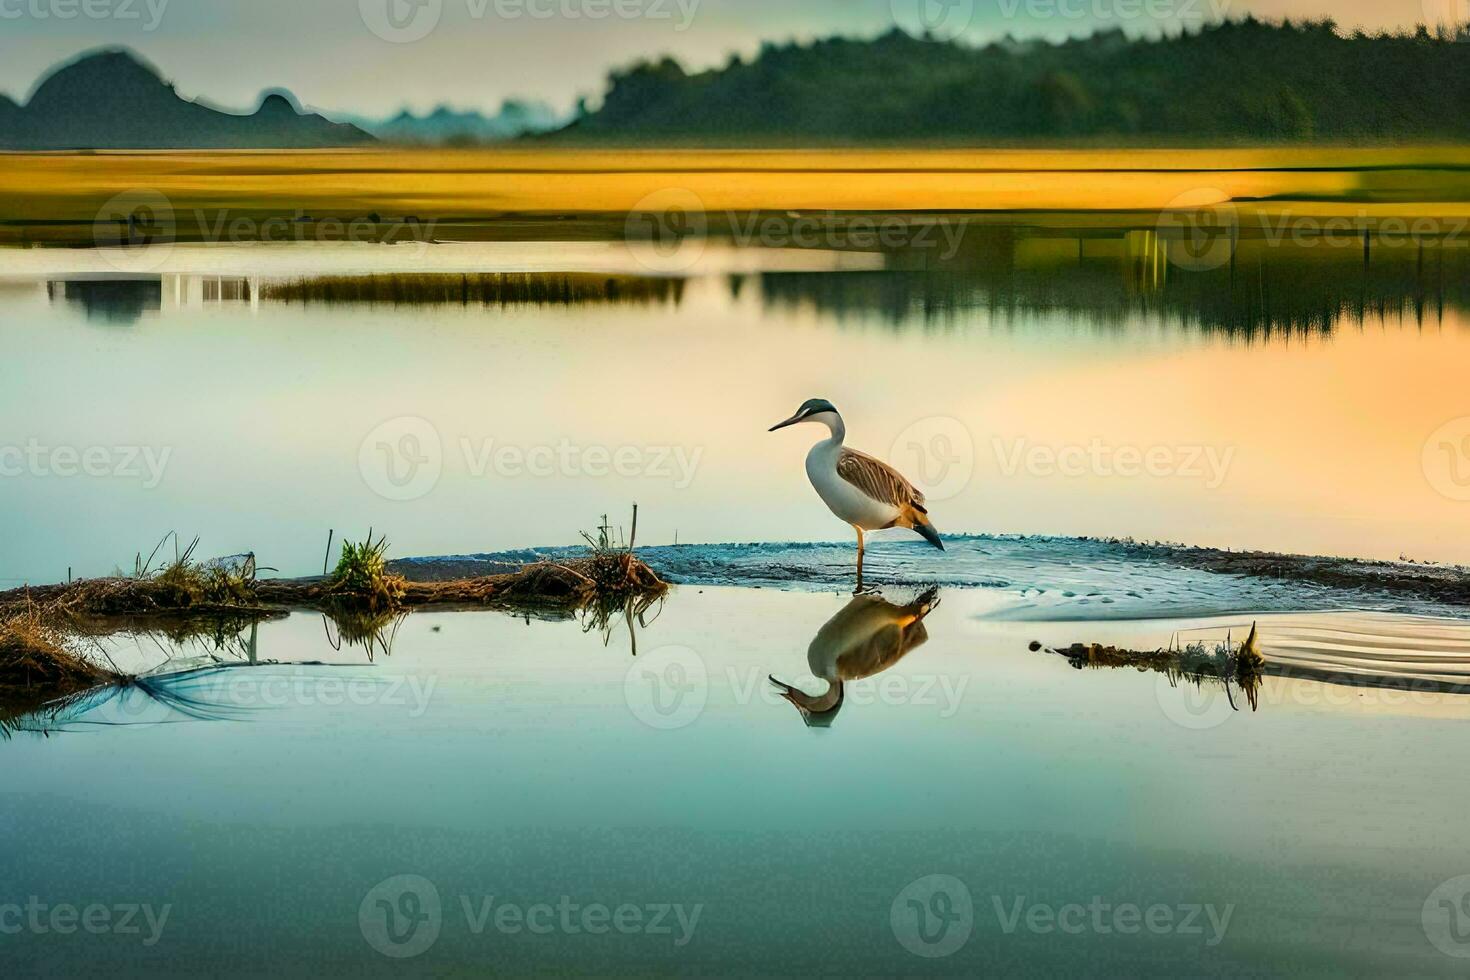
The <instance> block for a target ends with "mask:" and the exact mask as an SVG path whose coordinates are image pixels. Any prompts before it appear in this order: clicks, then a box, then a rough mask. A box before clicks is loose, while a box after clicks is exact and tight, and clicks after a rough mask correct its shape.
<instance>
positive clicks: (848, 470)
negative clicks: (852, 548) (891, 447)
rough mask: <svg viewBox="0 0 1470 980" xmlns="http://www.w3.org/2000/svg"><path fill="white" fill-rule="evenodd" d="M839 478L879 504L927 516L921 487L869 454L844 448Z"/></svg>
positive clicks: (840, 461) (838, 467) (838, 465)
mask: <svg viewBox="0 0 1470 980" xmlns="http://www.w3.org/2000/svg"><path fill="white" fill-rule="evenodd" d="M837 475H838V476H840V477H842V478H843V479H844V480H846V481H847V482H848V483H851V484H852V485H853V486H855V487H857V488H858V489H859V490H861V491H862V492H863V493H865V494H867V495H868V496H869V497H872V498H873V499H874V500H876V501H878V502H879V503H882V504H892V505H893V506H894V507H897V508H899V509H900V510H903V509H904V508H906V507H912V508H914V509H915V510H917V511H918V512H919V513H921V514H926V513H928V511H926V510H925V509H924V494H923V493H921V492H920V491H919V488H918V487H915V486H914V485H913V484H912V483H910V482H909V481H907V480H905V479H904V478H903V475H902V474H901V473H899V472H898V470H896V469H894V468H893V467H891V466H889V465H888V464H887V463H885V462H883V461H882V460H879V459H874V458H873V457H872V456H869V455H868V454H867V453H860V452H858V451H857V450H856V449H846V448H844V449H843V450H842V453H841V455H839V456H838V457H837Z"/></svg>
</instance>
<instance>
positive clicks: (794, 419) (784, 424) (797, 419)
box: [766, 412, 801, 432]
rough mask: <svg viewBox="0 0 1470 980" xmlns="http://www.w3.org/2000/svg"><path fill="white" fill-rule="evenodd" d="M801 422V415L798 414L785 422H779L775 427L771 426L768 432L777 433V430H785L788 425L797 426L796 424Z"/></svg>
mask: <svg viewBox="0 0 1470 980" xmlns="http://www.w3.org/2000/svg"><path fill="white" fill-rule="evenodd" d="M800 421H801V413H800V412H798V413H797V414H795V415H793V416H791V418H789V419H787V420H786V421H785V422H777V423H776V424H775V425H773V426H771V427H770V428H769V429H767V430H766V431H767V432H775V431H776V430H777V429H784V428H786V427H787V426H788V425H795V424H796V423H798V422H800Z"/></svg>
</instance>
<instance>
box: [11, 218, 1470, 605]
mask: <svg viewBox="0 0 1470 980" xmlns="http://www.w3.org/2000/svg"><path fill="white" fill-rule="evenodd" d="M964 247H965V249H967V251H964V252H961V253H960V254H958V255H957V256H956V257H954V258H953V259H952V260H951V261H950V262H948V263H942V262H940V261H939V260H938V259H937V258H935V257H933V256H931V255H928V254H920V255H918V256H917V257H916V256H914V255H912V254H894V255H889V256H883V255H878V254H875V253H860V252H834V251H819V250H805V251H804V250H797V249H785V250H782V249H765V250H740V249H733V248H728V247H716V246H714V245H711V246H709V247H708V248H706V249H704V250H703V252H702V254H701V255H699V256H697V257H696V258H697V261H693V262H691V263H690V265H689V270H688V274H687V275H685V276H682V277H679V278H671V277H667V276H663V277H653V276H651V275H650V271H651V270H650V268H649V264H650V263H649V262H648V261H646V258H647V257H646V256H644V255H642V254H640V253H639V251H638V250H637V249H630V248H626V247H623V246H614V245H599V244H595V243H571V244H566V245H557V244H550V245H547V244H542V245H526V244H510V245H507V244H492V245H470V244H463V245H436V246H424V245H402V246H392V247H389V246H371V245H358V246H347V245H342V246H317V247H305V248H296V247H291V246H257V247H254V248H250V247H234V248H220V247H212V248H206V247H197V246H183V245H180V246H176V247H174V248H173V249H172V251H171V253H169V254H166V255H164V256H162V257H161V258H159V259H158V260H157V262H156V263H152V264H157V266H158V268H157V270H156V271H154V272H150V273H147V274H143V273H137V272H135V271H134V272H131V273H130V274H129V276H127V277H125V278H119V277H120V276H121V275H122V273H120V272H119V271H118V270H119V267H121V268H126V269H132V268H133V266H132V265H129V264H128V263H136V262H137V261H139V260H138V259H136V258H131V257H129V258H126V259H117V258H116V257H115V256H116V253H100V254H99V253H96V252H87V251H84V250H62V249H53V250H41V249H29V250H12V251H7V252H4V253H0V333H3V336H4V337H5V338H6V340H7V343H8V345H9V349H10V350H11V351H12V352H14V353H15V355H16V356H13V357H11V358H9V359H8V360H7V362H6V367H5V368H4V369H3V371H4V378H5V384H3V385H0V417H3V418H5V419H6V420H7V423H8V433H9V434H8V435H7V436H6V437H5V439H4V444H5V445H4V448H3V453H4V455H3V456H0V465H3V466H4V467H5V472H6V476H5V477H4V479H3V480H0V505H3V506H4V508H5V510H6V512H7V513H9V514H11V515H14V519H13V520H11V521H10V522H8V525H7V527H6V535H5V547H4V549H3V551H0V580H4V582H5V583H8V584H11V585H14V584H19V583H21V582H23V581H54V580H58V579H64V578H65V577H66V574H67V570H68V568H70V569H72V570H73V573H74V574H78V575H95V574H103V573H106V572H109V571H111V570H112V569H113V568H114V567H118V566H121V567H124V568H128V569H131V567H132V564H133V559H134V556H135V555H136V554H137V553H138V552H139V551H140V550H141V551H143V552H144V554H145V555H146V553H147V551H148V550H149V549H151V548H152V546H153V545H154V543H155V542H157V541H158V540H159V539H160V538H161V537H162V536H163V535H164V534H165V533H166V532H168V531H170V530H178V531H179V533H180V534H181V535H183V536H184V537H185V538H186V539H188V538H190V537H192V536H193V535H196V534H197V535H199V536H201V538H202V541H201V545H200V554H207V555H216V554H235V553H239V552H244V551H254V552H255V553H256V554H257V555H258V556H259V558H260V562H261V564H262V565H269V566H273V567H276V568H279V569H281V570H282V572H283V573H286V574H302V573H308V572H311V571H312V570H314V569H319V568H320V564H321V561H322V554H323V551H324V548H325V544H326V537H327V532H328V530H329V529H336V531H337V532H338V535H339V536H340V535H341V534H343V533H349V534H352V535H355V536H361V535H363V534H365V533H366V531H367V529H368V528H369V527H373V528H376V529H377V531H379V532H380V533H386V534H387V536H388V538H389V540H390V542H391V544H392V553H393V554H395V555H399V556H407V555H431V554H460V553H471V552H488V551H496V550H503V549H506V548H516V547H525V546H543V545H557V544H570V543H575V542H577V541H579V540H580V539H579V538H578V531H579V530H581V529H586V528H590V527H591V526H593V525H594V524H595V523H597V520H598V518H599V516H600V515H602V514H604V513H606V514H610V515H612V518H613V520H614V522H615V523H624V524H625V523H626V521H627V514H628V512H629V510H630V505H631V504H632V503H633V502H635V501H636V502H638V503H639V504H640V505H641V510H640V517H639V531H638V538H639V541H640V542H642V543H646V544H665V543H672V542H674V541H675V540H678V541H680V542H727V541H824V540H828V541H830V540H843V539H845V538H846V537H847V535H848V534H849V533H850V532H849V530H848V529H847V528H846V527H845V526H843V525H841V524H840V523H838V522H837V521H835V520H834V519H833V518H832V517H831V516H830V515H829V514H828V513H827V511H826V510H825V508H824V507H823V506H822V504H821V502H820V501H819V500H818V499H817V498H816V496H815V494H813V493H812V492H811V489H810V487H808V486H807V485H806V481H805V476H804V473H803V469H802V461H803V459H804V456H805V453H806V450H807V448H808V446H809V445H810V443H811V442H812V441H815V438H816V437H817V435H818V433H817V432H816V431H814V430H811V429H810V428H805V427H799V428H795V429H792V430H788V431H782V432H780V433H775V434H768V433H767V432H766V429H767V428H768V427H769V426H770V425H771V424H772V423H774V422H776V421H778V420H780V419H783V418H785V417H786V416H787V415H789V414H790V413H791V411H792V410H793V409H794V408H795V407H796V405H798V404H799V403H800V402H801V401H803V400H804V399H806V398H808V397H812V396H822V397H827V398H830V399H831V400H832V401H833V402H834V403H835V404H836V405H837V406H838V407H839V408H840V409H841V410H842V411H843V412H844V415H845V417H846V420H847V423H848V431H849V443H850V444H851V445H854V446H856V447H858V448H862V449H865V450H867V451H869V452H872V453H874V454H877V455H880V456H884V457H887V458H888V459H890V460H891V461H893V462H894V463H896V464H897V465H899V466H900V468H902V469H903V470H905V471H906V472H907V473H908V474H909V475H910V476H911V478H913V479H915V480H916V481H917V482H919V483H920V484H921V485H924V486H925V487H926V488H927V489H928V490H929V495H930V500H931V503H932V507H931V511H932V513H933V516H934V519H935V522H936V524H937V525H938V527H939V528H940V529H941V530H942V531H944V532H947V533H957V532H996V533H1042V534H1061V535H1098V536H1131V537H1135V538H1139V539H1150V540H1151V539H1164V540H1173V541H1181V542H1185V543H1190V544H1202V545H1216V546H1225V547H1233V548H1262V549H1272V550H1286V551H1298V552H1308V553H1330V554H1342V555H1356V556H1370V557H1381V558H1398V557H1400V556H1407V557H1411V558H1415V559H1419V560H1434V561H1470V544H1467V543H1466V541H1467V539H1466V538H1464V536H1462V535H1457V534H1454V533H1450V530H1449V529H1453V528H1457V527H1460V526H1462V524H1463V522H1464V520H1465V518H1466V514H1467V510H1466V508H1467V506H1470V503H1467V502H1466V501H1467V498H1470V451H1467V450H1470V441H1467V437H1470V421H1467V417H1470V400H1467V397H1466V395H1465V388H1464V385H1463V383H1462V382H1463V379H1462V377H1461V375H1462V373H1463V372H1462V366H1463V365H1464V364H1465V363H1467V361H1470V331H1467V330H1466V323H1465V310H1466V308H1467V302H1470V295H1467V290H1466V285H1465V283H1466V281H1467V278H1466V273H1467V270H1470V262H1467V255H1470V252H1467V250H1464V249H1453V248H1438V247H1437V248H1428V249H1419V248H1408V247H1399V248H1397V249H1380V250H1379V251H1378V252H1375V253H1374V255H1373V256H1372V259H1371V262H1369V263H1368V264H1367V265H1366V266H1365V263H1364V260H1363V255H1362V250H1361V248H1360V247H1358V248H1342V247H1329V246H1321V247H1318V248H1316V249H1311V248H1297V249H1293V248H1290V247H1286V246H1276V247H1271V246H1269V245H1268V244H1265V243H1261V242H1254V243H1248V242H1242V243H1241V246H1240V249H1239V251H1238V254H1237V256H1236V259H1235V261H1234V262H1232V263H1230V264H1229V265H1224V266H1221V267H1219V268H1213V269H1210V270H1208V271H1191V270H1190V269H1187V268H1182V267H1180V266H1179V265H1178V264H1177V263H1175V262H1172V261H1171V260H1170V257H1169V253H1168V251H1167V250H1166V249H1164V250H1161V249H1160V247H1159V245H1158V243H1157V241H1156V240H1154V239H1152V238H1150V236H1149V235H1148V233H1146V232H1136V233H1130V234H1128V235H1122V236H1117V235H1114V236H1112V237H1100V238H1078V237H1075V236H1074V237H1071V238H1068V237H1056V236H1055V235H1053V236H1051V237H1038V238H1024V237H1018V236H1016V235H1014V234H1012V235H1009V236H1007V235H1006V234H1004V233H1002V232H996V231H994V230H991V231H987V232H986V233H985V234H984V235H981V234H979V233H978V232H976V233H974V234H973V235H972V236H971V238H970V239H965V245H964ZM925 263H928V264H929V265H932V266H935V267H934V268H924V269H916V268H913V267H914V266H916V265H921V264H925ZM654 264H655V265H656V263H654ZM89 473H90V474H91V475H89ZM22 515H23V519H22ZM890 533H892V534H894V535H897V536H900V537H901V536H902V532H890ZM936 574H940V570H939V569H938V568H937V566H936Z"/></svg>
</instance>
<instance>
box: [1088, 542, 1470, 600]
mask: <svg viewBox="0 0 1470 980" xmlns="http://www.w3.org/2000/svg"><path fill="white" fill-rule="evenodd" d="M1117 544H1118V546H1119V547H1121V548H1123V549H1124V550H1125V551H1126V552H1128V553H1130V554H1133V555H1135V556H1137V557H1139V558H1141V559H1146V560H1151V561H1162V562H1166V563H1168V564H1172V565H1176V566H1179V567H1181V568H1190V569H1195V570H1198V571H1205V572H1214V573H1216V574H1220V575H1244V576H1247V577H1250V578H1263V579H1277V580H1283V581H1294V582H1304V583H1309V584H1312V585H1320V586H1325V587H1327V588H1331V589H1343V590H1357V591H1368V592H1376V593H1379V594H1382V595H1387V596H1395V597H1402V598H1407V599H1419V600H1426V601H1430V602H1442V603H1445V604H1447V605H1459V606H1470V569H1467V568H1465V567H1463V566H1459V565H1429V564H1419V563H1416V562H1408V561H1373V560H1366V559H1359V558H1333V557H1328V556H1322V555H1285V554H1277V553H1274V552H1269V551H1223V550H1221V549H1219V548H1195V547H1187V546H1185V545H1175V544H1140V543H1136V542H1129V541H1125V542H1117Z"/></svg>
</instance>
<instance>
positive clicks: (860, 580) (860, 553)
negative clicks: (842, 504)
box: [853, 525, 863, 595]
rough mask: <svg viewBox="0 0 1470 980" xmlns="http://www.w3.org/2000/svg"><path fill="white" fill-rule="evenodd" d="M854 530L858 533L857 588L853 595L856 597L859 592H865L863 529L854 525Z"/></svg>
mask: <svg viewBox="0 0 1470 980" xmlns="http://www.w3.org/2000/svg"><path fill="white" fill-rule="evenodd" d="M853 530H855V531H857V538H858V576H857V588H856V589H854V590H853V595H856V594H858V593H859V592H861V591H863V529H862V528H860V527H858V526H857V525H853Z"/></svg>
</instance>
